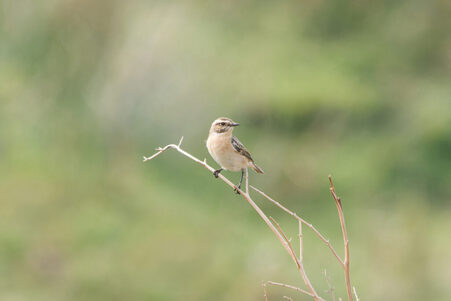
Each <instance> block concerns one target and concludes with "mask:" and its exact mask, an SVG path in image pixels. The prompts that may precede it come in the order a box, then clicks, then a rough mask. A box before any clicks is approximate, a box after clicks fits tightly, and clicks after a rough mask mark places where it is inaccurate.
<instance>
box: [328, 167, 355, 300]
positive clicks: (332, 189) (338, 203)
mask: <svg viewBox="0 0 451 301" xmlns="http://www.w3.org/2000/svg"><path fill="white" fill-rule="evenodd" d="M329 182H330V192H331V194H332V197H333V198H334V200H335V205H336V206H337V211H338V217H339V219H340V225H341V232H342V233H343V243H344V252H345V259H344V261H343V270H344V273H345V282H346V291H347V293H348V299H349V301H353V298H352V291H351V276H350V272H349V239H348V233H347V231H346V225H345V217H344V214H343V207H342V205H341V199H340V198H339V197H338V196H337V194H336V193H335V187H334V183H333V182H332V176H331V175H329Z"/></svg>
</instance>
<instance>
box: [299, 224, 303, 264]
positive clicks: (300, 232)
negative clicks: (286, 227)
mask: <svg viewBox="0 0 451 301" xmlns="http://www.w3.org/2000/svg"><path fill="white" fill-rule="evenodd" d="M298 224H299V261H300V262H301V263H302V260H303V259H304V254H303V246H302V244H303V237H302V223H301V222H300V221H298Z"/></svg>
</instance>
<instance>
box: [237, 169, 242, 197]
mask: <svg viewBox="0 0 451 301" xmlns="http://www.w3.org/2000/svg"><path fill="white" fill-rule="evenodd" d="M243 177H244V169H241V179H240V184H238V186H237V187H238V189H241V183H243ZM238 189H236V188H235V192H236V193H237V194H240V192H239V191H238Z"/></svg>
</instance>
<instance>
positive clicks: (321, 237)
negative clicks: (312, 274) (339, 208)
mask: <svg viewBox="0 0 451 301" xmlns="http://www.w3.org/2000/svg"><path fill="white" fill-rule="evenodd" d="M249 186H250V187H251V188H252V189H254V190H255V191H257V192H258V193H259V194H261V195H262V196H263V197H265V198H266V199H267V200H269V201H270V202H271V203H273V204H274V205H276V206H277V207H279V208H280V209H282V210H283V211H285V212H286V213H288V214H289V215H291V216H293V217H294V218H295V219H297V220H298V221H299V222H301V223H303V224H304V225H306V226H307V227H309V228H310V229H312V231H313V232H314V233H315V234H316V236H318V237H319V238H320V239H321V240H322V241H323V242H324V243H325V244H326V245H327V246H328V247H329V249H330V251H331V252H332V254H334V256H335V258H337V260H338V261H339V262H340V264H341V266H342V267H343V266H344V263H343V260H341V258H340V256H338V254H337V252H336V251H335V249H334V248H333V247H332V245H331V244H330V242H329V240H328V239H326V238H325V237H324V236H323V235H322V234H321V233H320V232H319V231H318V230H316V228H315V227H314V226H313V225H312V224H310V223H308V222H307V221H305V220H304V219H302V218H300V217H299V216H298V215H297V214H296V213H294V212H293V211H290V210H289V209H287V208H285V207H284V206H283V205H282V204H280V203H279V202H277V201H275V200H273V199H272V198H270V197H269V196H268V195H267V194H266V193H264V192H263V191H261V190H259V189H257V188H255V187H254V186H252V185H249Z"/></svg>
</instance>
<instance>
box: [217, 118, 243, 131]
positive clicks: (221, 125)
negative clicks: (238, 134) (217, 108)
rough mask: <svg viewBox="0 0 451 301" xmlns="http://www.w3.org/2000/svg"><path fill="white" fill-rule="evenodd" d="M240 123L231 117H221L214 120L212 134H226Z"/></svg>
mask: <svg viewBox="0 0 451 301" xmlns="http://www.w3.org/2000/svg"><path fill="white" fill-rule="evenodd" d="M237 125H239V123H236V122H234V121H233V120H232V119H230V118H226V117H221V118H218V119H216V120H215V121H213V123H212V124H211V128H210V134H212V133H217V134H225V133H232V131H233V128H234V127H236V126H237Z"/></svg>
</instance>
